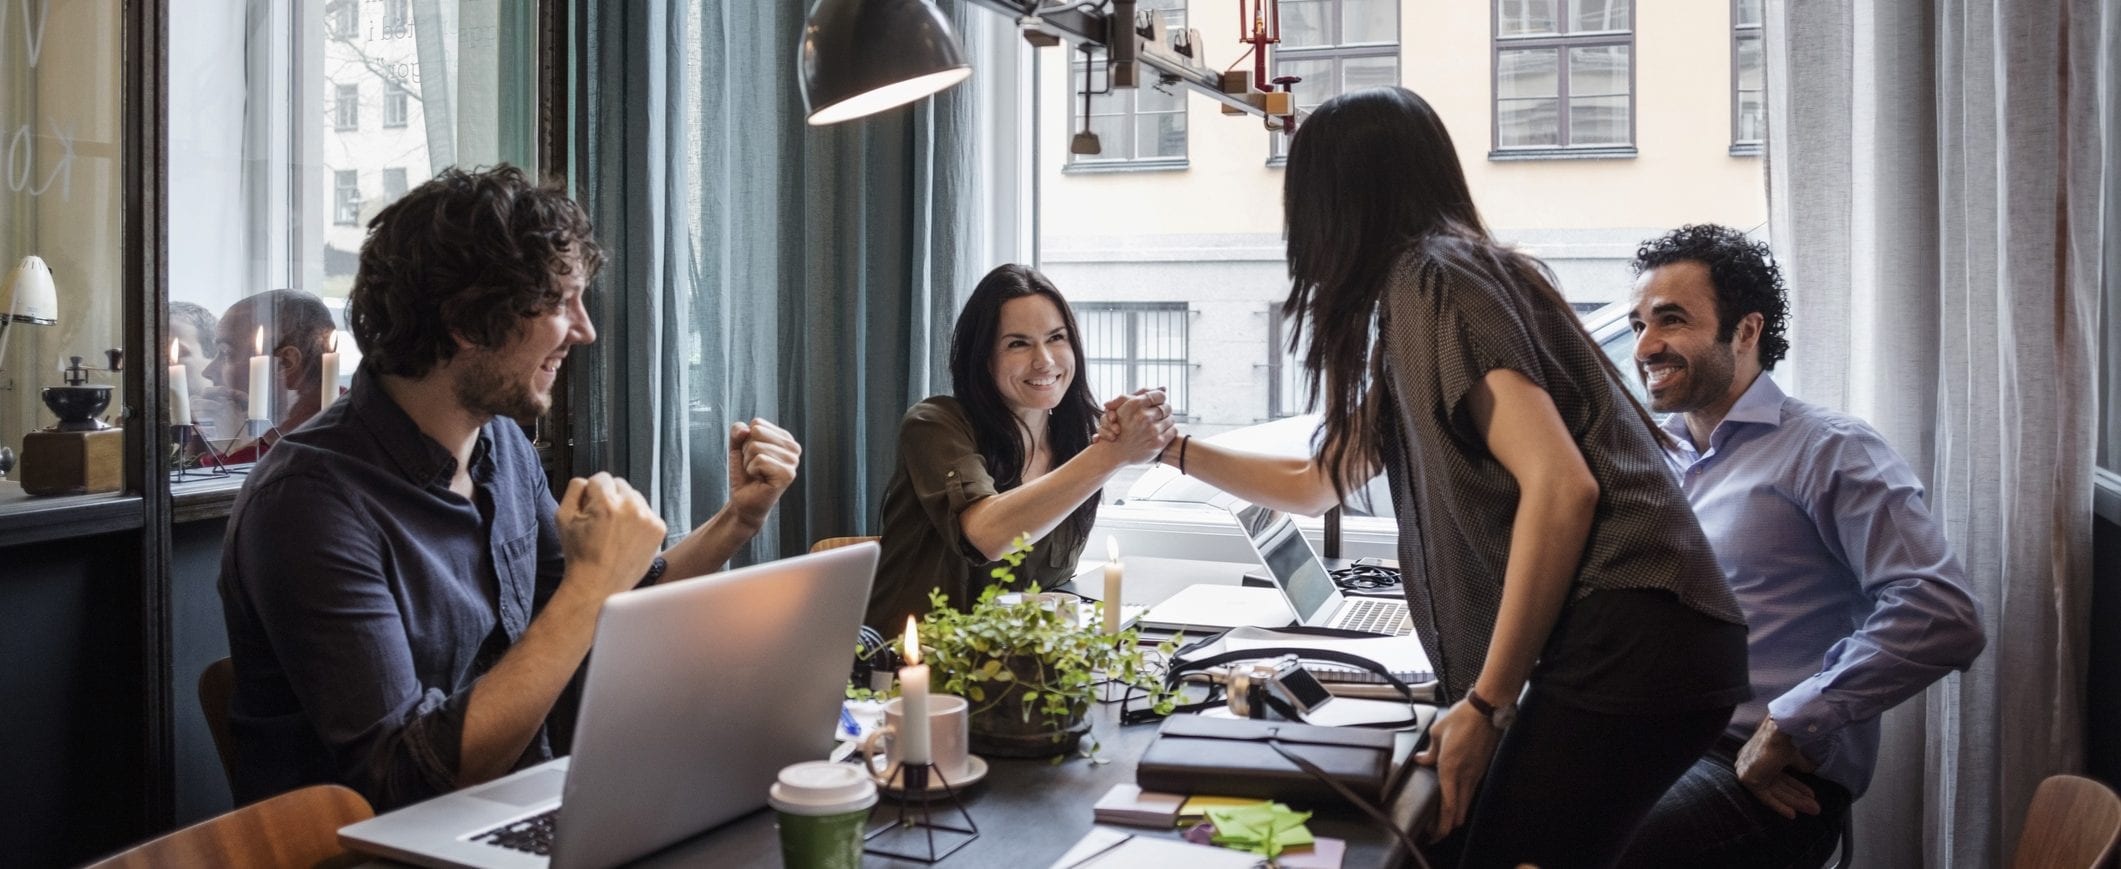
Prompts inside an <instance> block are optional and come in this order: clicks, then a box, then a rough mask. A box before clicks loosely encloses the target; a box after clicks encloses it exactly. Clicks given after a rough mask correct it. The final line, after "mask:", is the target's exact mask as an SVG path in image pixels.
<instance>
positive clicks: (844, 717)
mask: <svg viewBox="0 0 2121 869" xmlns="http://www.w3.org/2000/svg"><path fill="white" fill-rule="evenodd" d="M840 729H841V730H844V731H846V732H847V735H848V736H860V735H862V725H860V724H859V723H856V722H855V720H854V713H852V712H848V711H847V706H846V704H844V703H843V704H841V705H840Z"/></svg>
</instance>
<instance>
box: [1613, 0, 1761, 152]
mask: <svg viewBox="0 0 2121 869" xmlns="http://www.w3.org/2000/svg"><path fill="white" fill-rule="evenodd" d="M1745 2H1747V0H1731V156H1733V157H1755V156H1759V155H1761V154H1764V153H1766V152H1767V137H1765V136H1762V137H1761V138H1758V139H1741V138H1739V134H1738V129H1739V121H1740V119H1741V118H1743V116H1744V112H1745V110H1744V108H1743V107H1744V105H1745V101H1744V99H1743V95H1744V93H1745V91H1744V90H1743V89H1741V87H1740V84H1739V82H1740V81H1742V80H1743V79H1742V78H1741V75H1742V74H1743V68H1742V67H1741V66H1740V65H1739V63H1738V51H1739V47H1740V46H1741V45H1742V44H1743V43H1744V42H1745V40H1747V39H1752V40H1756V41H1758V42H1759V43H1760V51H1761V56H1760V75H1761V82H1760V93H1761V94H1762V99H1763V101H1762V103H1761V124H1762V125H1763V127H1764V126H1765V125H1766V123H1767V104H1766V102H1765V95H1766V94H1767V81H1766V78H1767V9H1766V3H1765V0H1753V2H1757V3H1761V5H1762V8H1761V11H1760V15H1761V20H1760V23H1758V24H1741V23H1739V16H1738V7H1739V6H1740V5H1742V4H1744V3H1745ZM1630 65H1632V64H1630Z"/></svg>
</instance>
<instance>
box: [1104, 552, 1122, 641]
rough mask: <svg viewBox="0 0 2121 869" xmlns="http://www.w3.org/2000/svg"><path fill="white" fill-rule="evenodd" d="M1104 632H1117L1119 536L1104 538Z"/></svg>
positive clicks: (1118, 619)
mask: <svg viewBox="0 0 2121 869" xmlns="http://www.w3.org/2000/svg"><path fill="white" fill-rule="evenodd" d="M1105 555H1106V558H1105V633H1108V634H1116V633H1119V622H1120V618H1119V593H1120V569H1119V538H1117V537H1111V536H1107V537H1106V538H1105Z"/></svg>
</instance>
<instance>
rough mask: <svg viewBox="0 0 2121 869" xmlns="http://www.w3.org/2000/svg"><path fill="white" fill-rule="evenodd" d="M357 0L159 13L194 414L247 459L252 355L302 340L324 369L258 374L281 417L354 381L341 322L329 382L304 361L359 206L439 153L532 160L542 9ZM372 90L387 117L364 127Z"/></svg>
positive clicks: (175, 268)
mask: <svg viewBox="0 0 2121 869" xmlns="http://www.w3.org/2000/svg"><path fill="white" fill-rule="evenodd" d="M363 5H364V4H363V3H361V2H351V0H349V2H335V3H275V2H270V0H196V2H193V0H187V2H186V3H185V4H184V12H185V14H183V15H174V16H171V18H170V24H169V27H170V34H169V43H168V44H169V66H170V75H169V89H170V92H169V147H168V163H169V188H170V189H169V197H170V203H171V204H170V211H171V213H173V214H177V215H181V216H182V219H180V220H177V221H175V222H173V223H172V224H171V225H170V227H169V234H170V239H169V250H170V258H169V285H170V302H171V309H172V311H173V315H172V332H173V333H174V334H175V335H176V336H177V337H178V338H179V339H180V342H181V343H182V345H183V346H182V347H181V348H180V349H181V352H182V353H183V354H184V355H186V357H187V358H188V359H189V360H190V362H189V363H188V364H187V365H186V377H187V383H186V390H187V393H188V398H189V403H190V404H191V411H192V415H193V418H194V419H193V421H194V422H196V423H198V424H199V429H200V432H201V433H202V434H203V435H206V436H207V437H208V439H209V440H210V441H211V442H212V446H213V448H214V449H215V450H223V451H231V452H232V454H233V455H235V456H237V457H238V458H239V459H241V458H250V457H254V456H255V452H244V451H243V450H242V447H243V446H244V445H245V443H247V442H249V441H251V440H253V439H254V433H253V432H252V431H251V426H249V425H248V424H247V423H246V422H245V420H246V419H247V418H248V416H249V412H250V408H249V407H248V398H249V395H250V393H251V392H252V391H254V390H255V389H257V388H258V387H257V385H255V384H252V383H250V382H249V380H250V377H249V370H248V365H246V364H243V362H244V361H247V359H248V357H251V356H254V355H261V354H269V353H277V352H279V351H281V350H283V349H285V348H288V347H295V348H297V349H298V350H299V351H300V352H301V356H302V357H303V358H304V360H305V361H304V363H303V366H304V368H305V370H306V371H309V372H314V375H313V376H315V377H316V378H318V382H316V383H309V382H307V381H306V379H305V378H306V377H307V376H311V375H308V374H303V375H290V376H289V378H286V379H283V378H279V377H277V376H276V377H275V382H274V383H272V384H269V385H267V386H266V387H265V388H267V389H269V390H270V391H271V398H270V400H269V402H268V406H269V411H268V413H269V416H270V417H271V418H270V420H269V421H271V422H272V423H273V424H274V425H275V426H276V427H278V428H280V429H281V430H283V431H285V430H288V429H290V428H292V427H293V426H294V425H299V424H300V423H301V422H304V421H306V420H307V417H308V415H309V414H313V413H314V412H315V410H316V409H318V408H320V407H321V405H322V404H323V403H324V401H323V398H324V395H325V393H326V391H327V390H329V391H330V394H331V395H332V396H334V397H335V396H336V395H337V394H338V391H339V390H340V389H341V388H343V387H345V386H346V385H347V384H348V383H349V382H350V380H351V378H352V376H353V371H354V369H355V367H356V366H357V365H358V364H359V360H360V352H359V349H358V348H356V347H355V346H354V343H353V341H352V336H351V335H345V336H343V340H340V341H339V342H338V344H337V352H338V353H339V363H340V364H339V376H338V378H337V381H336V382H335V383H332V384H328V385H327V384H324V383H322V382H321V380H322V377H323V368H322V365H321V363H320V362H317V361H314V360H320V359H321V355H322V353H324V352H330V351H331V342H332V340H333V336H332V333H333V332H334V331H338V330H341V329H343V327H344V325H345V312H344V308H345V300H346V294H347V291H348V290H349V289H351V287H352V283H353V275H354V271H355V266H356V255H357V252H358V251H359V250H360V246H361V242H362V240H363V239H364V238H366V236H367V229H366V224H367V222H368V220H369V219H370V218H373V217H374V216H375V214H376V212H377V211H379V210H381V209H382V208H383V207H384V206H386V205H388V204H390V203H391V202H392V201H393V200H395V199H396V198H397V197H398V196H401V195H403V194H404V193H405V191H406V190H408V189H409V188H410V187H411V185H413V184H416V183H418V182H419V181H421V180H424V179H426V178H428V177H431V176H432V175H433V174H434V173H435V172H436V171H437V170H439V169H441V168H443V167H446V166H450V165H457V164H462V165H467V166H468V165H485V164H493V163H499V162H510V163H515V164H517V165H521V166H525V167H531V166H532V163H533V162H534V155H535V144H536V140H535V129H536V114H535V113H536V83H535V82H536V80H535V74H536V70H537V62H536V61H537V58H536V34H535V30H534V26H535V20H534V15H535V11H536V10H535V5H534V4H494V3H478V2H460V0H389V2H383V3H380V4H374V3H371V4H368V5H370V6H371V9H370V10H369V11H371V12H375V11H380V13H381V14H379V15H371V16H363V15H362V14H361V13H362V11H363V10H362V6H363ZM375 6H380V7H381V8H380V10H377V9H375V8H374V7H375ZM364 92H365V93H369V94H382V95H383V98H382V105H383V121H384V122H383V123H382V124H380V125H378V124H376V123H374V122H373V121H371V122H370V123H368V124H367V125H365V126H364V125H363V124H362V123H361V122H360V121H361V117H360V114H361V113H360V99H361V94H362V93H364ZM275 290H284V291H290V292H287V293H281V294H276V295H275V296H274V297H273V299H274V300H275V301H274V302H273V303H271V304H267V300H263V299H259V300H252V301H246V300H251V299H252V297H254V296H257V295H258V294H260V293H265V292H268V291H275ZM180 318H181V320H182V324H181V325H180V324H179V320H180ZM217 363H218V364H217ZM290 380H292V381H293V382H289V381H290ZM189 453H190V454H188V455H187V456H186V460H187V461H193V460H197V461H209V460H210V451H208V450H206V449H205V447H204V446H203V445H200V444H196V443H195V444H192V445H190V449H189Z"/></svg>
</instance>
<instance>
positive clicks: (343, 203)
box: [331, 169, 361, 226]
mask: <svg viewBox="0 0 2121 869" xmlns="http://www.w3.org/2000/svg"><path fill="white" fill-rule="evenodd" d="M348 176H352V177H351V179H350V180H352V181H353V183H352V184H346V183H344V182H346V181H347V180H349V178H348ZM349 191H351V193H352V195H351V196H349V195H347V194H348V192H349ZM331 222H332V224H333V225H334V226H358V225H360V223H361V170H359V169H333V170H331Z"/></svg>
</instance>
